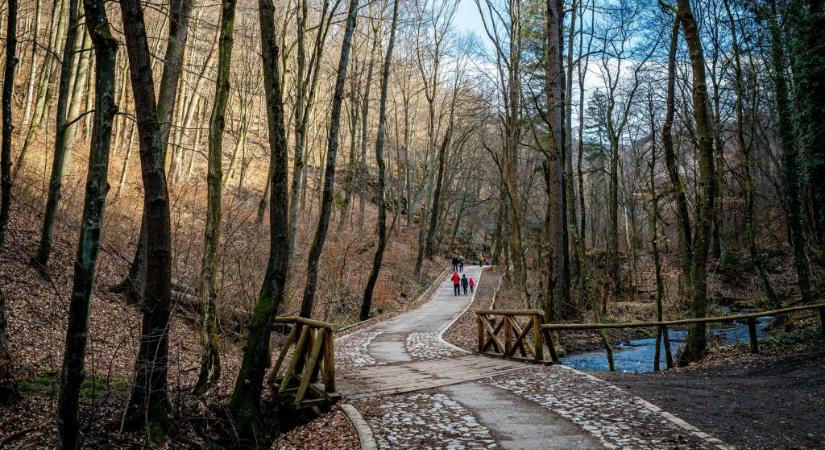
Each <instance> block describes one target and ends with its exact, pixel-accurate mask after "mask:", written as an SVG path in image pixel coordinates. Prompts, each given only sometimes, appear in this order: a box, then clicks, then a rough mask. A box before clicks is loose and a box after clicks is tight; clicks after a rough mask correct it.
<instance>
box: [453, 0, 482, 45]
mask: <svg viewBox="0 0 825 450" xmlns="http://www.w3.org/2000/svg"><path fill="white" fill-rule="evenodd" d="M454 20H455V25H456V27H458V28H459V29H460V30H461V31H463V32H470V33H475V34H476V35H477V36H478V37H479V38H481V39H486V35H485V34H484V25H483V24H482V22H481V15H479V13H478V7H477V6H476V2H475V0H460V1H459V3H458V10H457V11H456V14H455V19H454Z"/></svg>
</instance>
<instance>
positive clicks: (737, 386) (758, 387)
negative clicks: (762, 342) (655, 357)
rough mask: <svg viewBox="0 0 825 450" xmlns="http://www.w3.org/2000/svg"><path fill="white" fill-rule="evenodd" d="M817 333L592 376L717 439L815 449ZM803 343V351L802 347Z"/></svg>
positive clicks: (819, 367) (819, 417)
mask: <svg viewBox="0 0 825 450" xmlns="http://www.w3.org/2000/svg"><path fill="white" fill-rule="evenodd" d="M822 343H823V342H822V338H821V337H816V338H813V340H812V341H811V342H809V343H808V344H810V345H805V344H793V345H790V346H788V347H784V348H786V349H787V353H784V354H783V352H777V351H771V350H770V349H768V351H766V352H765V353H766V354H763V355H751V354H749V353H748V352H747V349H746V347H744V346H736V347H735V348H727V349H720V350H718V351H715V352H713V353H712V354H711V355H710V356H709V358H708V360H707V361H706V362H704V363H702V364H700V365H696V366H693V367H691V368H690V369H688V370H684V369H682V370H675V371H670V372H660V373H643V374H642V373H640V374H631V373H606V372H601V373H594V375H597V376H599V377H601V378H602V379H605V380H607V381H609V382H611V383H614V384H615V385H617V386H619V387H621V388H623V389H626V390H628V391H630V392H631V393H633V394H635V395H637V396H639V397H642V398H644V399H645V400H647V401H649V402H651V403H653V404H655V405H657V406H659V407H662V408H663V409H666V410H668V411H670V412H672V413H674V414H676V415H677V416H679V417H680V418H682V419H684V420H687V421H688V422H690V423H692V424H694V425H696V426H698V427H699V428H701V429H703V430H706V431H708V432H710V433H712V434H713V435H715V436H717V437H718V438H720V439H722V440H723V441H725V442H727V443H729V444H732V445H735V446H736V447H741V448H752V449H764V448H771V449H815V448H817V449H819V448H822V446H823V444H824V443H825V429H823V427H822V424H823V423H825V348H823V346H822ZM800 345H802V348H800Z"/></svg>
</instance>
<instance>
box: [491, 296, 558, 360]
mask: <svg viewBox="0 0 825 450" xmlns="http://www.w3.org/2000/svg"><path fill="white" fill-rule="evenodd" d="M543 316H544V312H543V311H542V310H540V309H521V310H479V311H476V325H477V327H478V352H479V353H485V354H488V355H493V356H502V357H505V358H514V359H523V360H529V361H534V362H545V361H544V341H543V340H542V329H541V321H542V317H543ZM528 336H529V337H528ZM548 336H549V334H548ZM516 352H518V355H516Z"/></svg>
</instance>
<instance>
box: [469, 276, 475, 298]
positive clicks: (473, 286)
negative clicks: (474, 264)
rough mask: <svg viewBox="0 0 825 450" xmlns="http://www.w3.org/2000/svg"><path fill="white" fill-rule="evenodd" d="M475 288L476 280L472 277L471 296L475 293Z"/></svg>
mask: <svg viewBox="0 0 825 450" xmlns="http://www.w3.org/2000/svg"><path fill="white" fill-rule="evenodd" d="M475 287H476V280H475V279H473V277H470V293H471V294H472V293H473V290H474V289H475Z"/></svg>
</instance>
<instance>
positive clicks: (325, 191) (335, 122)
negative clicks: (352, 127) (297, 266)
mask: <svg viewBox="0 0 825 450" xmlns="http://www.w3.org/2000/svg"><path fill="white" fill-rule="evenodd" d="M357 8H358V0H349V7H348V11H347V18H346V25H345V27H344V36H343V43H342V44H341V60H340V61H339V62H338V72H337V76H336V79H335V92H334V93H333V97H332V112H331V114H330V124H329V134H328V135H327V154H326V165H325V168H324V182H323V188H322V197H321V210H320V212H319V215H318V228H317V229H316V231H315V237H314V238H313V240H312V245H311V246H310V248H309V255H308V257H307V270H306V277H305V278H306V285H305V287H304V295H303V298H302V299H301V316H302V317H310V316H312V307H313V306H314V303H315V291H316V289H317V287H318V286H317V285H318V261H319V260H320V259H321V251H322V250H323V247H324V240H325V239H326V235H327V229H328V228H329V216H330V212H331V209H332V197H333V195H334V193H333V191H334V189H335V158H336V156H337V154H338V130H339V125H340V123H341V103H342V102H343V100H344V84H345V83H346V81H347V65H348V63H349V54H350V48H351V46H352V34H353V31H354V30H355V20H356V16H357V15H356V11H357Z"/></svg>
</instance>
